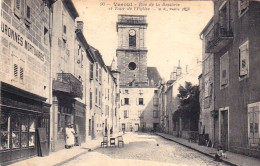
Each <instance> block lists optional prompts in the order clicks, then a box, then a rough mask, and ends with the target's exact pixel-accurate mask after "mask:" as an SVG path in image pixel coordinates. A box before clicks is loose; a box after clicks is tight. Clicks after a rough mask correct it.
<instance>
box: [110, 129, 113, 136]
mask: <svg viewBox="0 0 260 166" xmlns="http://www.w3.org/2000/svg"><path fill="white" fill-rule="evenodd" d="M110 134H111V135H112V134H113V127H111V128H110Z"/></svg>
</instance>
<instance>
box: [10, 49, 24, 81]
mask: <svg viewBox="0 0 260 166" xmlns="http://www.w3.org/2000/svg"><path fill="white" fill-rule="evenodd" d="M12 58H13V81H17V82H18V81H19V82H20V83H22V84H23V83H24V72H25V71H24V66H25V62H24V61H23V60H22V59H19V58H18V57H17V56H16V55H14V54H12Z"/></svg>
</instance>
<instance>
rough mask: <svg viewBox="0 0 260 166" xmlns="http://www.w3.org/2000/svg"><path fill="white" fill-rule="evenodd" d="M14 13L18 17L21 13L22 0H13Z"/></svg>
mask: <svg viewBox="0 0 260 166" xmlns="http://www.w3.org/2000/svg"><path fill="white" fill-rule="evenodd" d="M14 14H15V15H16V16H17V17H18V18H20V17H21V14H22V0H15V3H14Z"/></svg>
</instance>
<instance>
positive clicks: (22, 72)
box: [19, 59, 25, 83]
mask: <svg viewBox="0 0 260 166" xmlns="http://www.w3.org/2000/svg"><path fill="white" fill-rule="evenodd" d="M19 62H20V68H19V78H20V82H21V83H23V82H24V66H25V62H24V61H23V60H22V59H20V61H19Z"/></svg>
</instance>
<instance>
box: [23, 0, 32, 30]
mask: <svg viewBox="0 0 260 166" xmlns="http://www.w3.org/2000/svg"><path fill="white" fill-rule="evenodd" d="M24 2H25V4H24V18H25V21H26V22H25V24H26V25H27V26H29V25H30V24H31V22H32V21H31V15H32V10H31V6H30V5H31V3H32V2H31V0H25V1H24Z"/></svg>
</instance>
